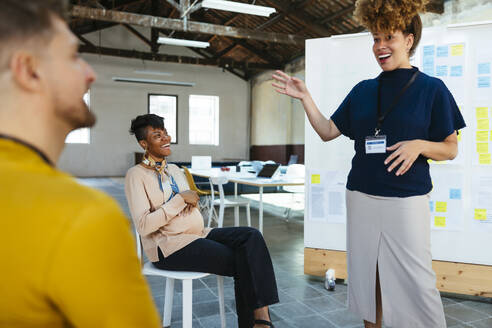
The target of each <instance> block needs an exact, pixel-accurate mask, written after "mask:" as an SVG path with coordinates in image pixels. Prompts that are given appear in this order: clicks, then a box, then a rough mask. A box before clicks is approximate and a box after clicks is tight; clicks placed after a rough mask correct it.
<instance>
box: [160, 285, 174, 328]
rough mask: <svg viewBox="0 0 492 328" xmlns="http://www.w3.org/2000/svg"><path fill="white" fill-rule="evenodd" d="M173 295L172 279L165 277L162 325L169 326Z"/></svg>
mask: <svg viewBox="0 0 492 328" xmlns="http://www.w3.org/2000/svg"><path fill="white" fill-rule="evenodd" d="M173 297H174V279H173V278H166V292H165V296H164V312H163V315H162V317H163V318H162V326H163V327H169V326H170V325H171V313H172V310H173Z"/></svg>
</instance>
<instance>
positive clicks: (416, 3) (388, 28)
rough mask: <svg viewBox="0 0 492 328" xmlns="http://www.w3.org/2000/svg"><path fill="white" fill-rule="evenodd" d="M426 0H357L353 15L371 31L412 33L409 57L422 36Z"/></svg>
mask: <svg viewBox="0 0 492 328" xmlns="http://www.w3.org/2000/svg"><path fill="white" fill-rule="evenodd" d="M428 2H429V1H428V0H357V2H356V3H355V11H354V17H355V19H356V20H357V21H358V22H359V23H360V24H361V25H362V26H364V27H365V28H367V29H368V30H369V31H371V32H395V31H402V32H403V34H405V35H408V34H410V33H411V34H413V36H414V41H413V45H412V48H410V57H411V56H413V54H414V53H415V49H416V48H417V46H418V44H419V42H420V39H421V37H422V20H421V19H420V16H419V13H423V12H425V6H426V5H427V3H428Z"/></svg>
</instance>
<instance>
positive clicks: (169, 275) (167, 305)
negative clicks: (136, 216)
mask: <svg viewBox="0 0 492 328" xmlns="http://www.w3.org/2000/svg"><path fill="white" fill-rule="evenodd" d="M135 238H136V240H137V254H138V258H139V259H140V260H141V261H142V244H141V242H140V235H139V234H138V232H137V231H136V230H135ZM142 273H143V274H144V275H146V276H160V277H165V278H166V292H165V296H164V312H163V314H162V326H163V327H169V326H170V325H171V313H172V309H173V297H174V280H176V279H178V280H181V281H182V282H183V328H191V325H192V320H193V316H192V308H193V279H200V278H204V277H206V276H208V275H210V273H203V272H189V271H169V270H161V269H158V268H156V267H155V266H154V265H153V264H152V263H150V262H146V263H145V264H143V266H142ZM217 290H218V294H219V312H220V325H221V327H222V328H225V326H226V320H225V305H224V278H223V277H222V276H217Z"/></svg>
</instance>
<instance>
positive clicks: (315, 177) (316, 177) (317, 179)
mask: <svg viewBox="0 0 492 328" xmlns="http://www.w3.org/2000/svg"><path fill="white" fill-rule="evenodd" d="M320 183H321V175H319V174H311V184H320Z"/></svg>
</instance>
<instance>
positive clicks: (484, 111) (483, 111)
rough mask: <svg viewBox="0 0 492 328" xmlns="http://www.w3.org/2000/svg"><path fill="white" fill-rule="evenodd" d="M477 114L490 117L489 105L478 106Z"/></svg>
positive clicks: (478, 116) (481, 116)
mask: <svg viewBox="0 0 492 328" xmlns="http://www.w3.org/2000/svg"><path fill="white" fill-rule="evenodd" d="M476 114H477V118H488V117H489V109H488V108H487V107H477V108H476Z"/></svg>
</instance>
